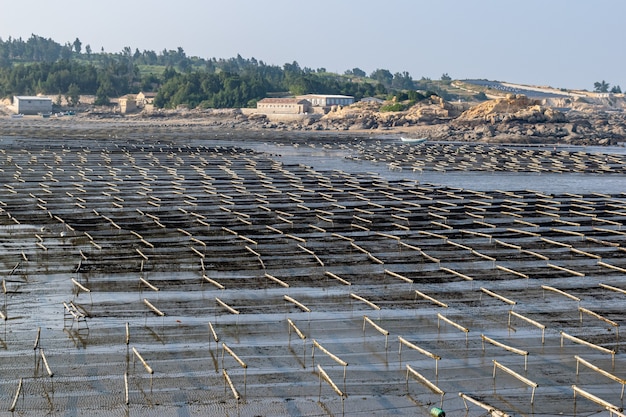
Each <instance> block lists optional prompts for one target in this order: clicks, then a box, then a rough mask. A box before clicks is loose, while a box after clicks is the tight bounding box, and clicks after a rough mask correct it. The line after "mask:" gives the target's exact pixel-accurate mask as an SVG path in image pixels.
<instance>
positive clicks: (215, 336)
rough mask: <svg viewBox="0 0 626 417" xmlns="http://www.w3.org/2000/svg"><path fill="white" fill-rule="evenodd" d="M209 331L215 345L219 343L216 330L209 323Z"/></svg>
mask: <svg viewBox="0 0 626 417" xmlns="http://www.w3.org/2000/svg"><path fill="white" fill-rule="evenodd" d="M209 331H210V332H211V335H212V336H213V340H215V343H217V342H219V341H220V339H219V338H218V337H217V333H216V332H215V329H214V328H213V324H211V322H209Z"/></svg>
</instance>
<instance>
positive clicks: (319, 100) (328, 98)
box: [297, 94, 354, 107]
mask: <svg viewBox="0 0 626 417" xmlns="http://www.w3.org/2000/svg"><path fill="white" fill-rule="evenodd" d="M297 98H299V99H304V100H308V101H309V103H311V105H312V106H313V107H331V106H349V105H350V104H354V97H352V96H342V95H332V94H307V95H304V96H298V97H297Z"/></svg>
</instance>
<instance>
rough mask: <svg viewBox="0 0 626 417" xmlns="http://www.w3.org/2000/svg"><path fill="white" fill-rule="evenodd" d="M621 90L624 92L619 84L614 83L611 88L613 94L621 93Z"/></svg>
mask: <svg viewBox="0 0 626 417" xmlns="http://www.w3.org/2000/svg"><path fill="white" fill-rule="evenodd" d="M621 92H622V88H621V87H620V86H619V85H614V86H613V87H612V88H611V93H613V94H621Z"/></svg>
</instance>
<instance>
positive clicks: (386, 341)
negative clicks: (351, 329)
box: [363, 316, 389, 350]
mask: <svg viewBox="0 0 626 417" xmlns="http://www.w3.org/2000/svg"><path fill="white" fill-rule="evenodd" d="M365 323H369V324H370V325H371V326H372V327H373V328H374V329H376V331H377V332H379V333H380V334H382V335H384V336H385V350H387V346H388V345H389V343H388V341H389V340H388V339H389V331H388V330H385V329H383V328H382V327H380V326H379V325H378V324H376V323H374V322H373V321H372V320H371V319H370V318H369V317H367V316H363V333H365Z"/></svg>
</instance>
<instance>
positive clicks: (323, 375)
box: [317, 364, 347, 401]
mask: <svg viewBox="0 0 626 417" xmlns="http://www.w3.org/2000/svg"><path fill="white" fill-rule="evenodd" d="M317 371H318V372H319V376H320V396H319V398H320V399H321V395H322V394H321V385H322V383H321V380H322V379H324V381H326V383H327V384H328V385H330V387H331V388H332V389H333V391H335V392H336V393H337V395H339V396H340V397H341V399H342V401H343V398H345V397H347V395H346V394H345V393H344V392H343V391H341V390H340V389H339V387H338V386H337V385H336V384H335V383H334V382H333V380H332V379H330V377H329V376H328V374H327V373H326V372H325V371H324V369H322V366H321V365H319V364H318V365H317Z"/></svg>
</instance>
